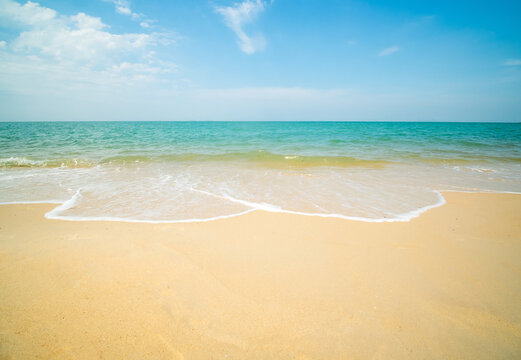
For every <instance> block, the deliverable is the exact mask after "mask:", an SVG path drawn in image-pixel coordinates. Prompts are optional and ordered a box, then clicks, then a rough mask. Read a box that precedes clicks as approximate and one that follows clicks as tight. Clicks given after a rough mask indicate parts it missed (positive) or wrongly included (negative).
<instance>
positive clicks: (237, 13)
mask: <svg viewBox="0 0 521 360" xmlns="http://www.w3.org/2000/svg"><path fill="white" fill-rule="evenodd" d="M265 8H266V3H265V2H264V1H262V0H255V1H254V0H245V1H243V2H240V3H235V4H234V5H233V6H219V7H216V9H215V11H217V13H219V14H221V15H222V16H223V18H224V23H225V24H226V26H228V27H229V28H230V29H232V30H233V32H235V35H237V38H238V43H239V47H240V48H241V50H242V51H243V52H245V53H246V54H253V53H255V52H257V51H260V50H263V49H264V47H265V46H266V40H265V39H264V36H262V34H256V35H253V36H251V35H248V34H246V32H245V31H244V26H245V25H246V24H250V23H252V22H253V21H254V20H255V19H256V18H257V16H258V15H259V14H260V13H262V12H263V11H264V9H265Z"/></svg>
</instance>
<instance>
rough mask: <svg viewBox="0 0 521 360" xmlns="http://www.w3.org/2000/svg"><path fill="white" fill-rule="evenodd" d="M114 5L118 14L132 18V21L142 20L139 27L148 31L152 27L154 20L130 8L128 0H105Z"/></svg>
mask: <svg viewBox="0 0 521 360" xmlns="http://www.w3.org/2000/svg"><path fill="white" fill-rule="evenodd" d="M105 1H108V2H111V3H112V4H114V8H115V10H116V12H117V13H118V14H121V15H126V16H130V17H131V18H132V20H136V21H137V20H141V21H140V23H139V25H140V26H141V27H142V28H145V29H148V28H149V27H150V23H151V22H153V20H150V19H147V17H146V16H145V15H143V14H139V13H136V12H134V11H132V9H131V7H130V2H128V1H127V0H105Z"/></svg>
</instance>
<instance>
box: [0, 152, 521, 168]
mask: <svg viewBox="0 0 521 360" xmlns="http://www.w3.org/2000/svg"><path fill="white" fill-rule="evenodd" d="M161 162H179V163H204V162H207V163H218V162H229V163H241V164H252V165H257V166H261V167H267V168H281V169H292V168H311V167H341V168H348V167H365V168H382V167H385V166H387V165H390V164H396V163H410V162H413V163H426V164H437V165H454V166H455V165H465V164H477V163H483V162H486V163H498V162H503V163H514V164H521V158H517V157H493V156H482V157H477V156H476V157H473V156H463V157H458V158H451V157H428V156H420V155H416V154H401V155H400V154H398V155H395V156H394V157H393V159H384V158H383V156H382V158H379V159H366V158H357V157H351V156H343V155H302V154H295V153H289V154H277V153H272V152H269V151H264V150H258V151H248V152H228V153H218V154H213V153H212V154H207V153H182V154H159V155H154V154H152V155H142V154H130V155H115V156H109V157H104V158H99V159H83V158H55V159H31V158H28V157H23V156H20V157H9V158H3V159H0V167H1V168H90V167H95V166H97V165H115V166H132V165H135V164H143V163H161Z"/></svg>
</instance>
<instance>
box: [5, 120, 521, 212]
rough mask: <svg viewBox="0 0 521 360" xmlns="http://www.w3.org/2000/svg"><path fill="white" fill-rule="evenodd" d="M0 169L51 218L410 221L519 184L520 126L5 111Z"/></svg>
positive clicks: (19, 196) (17, 199)
mask: <svg viewBox="0 0 521 360" xmlns="http://www.w3.org/2000/svg"><path fill="white" fill-rule="evenodd" d="M0 169H1V170H0V202H1V203H32V202H34V203H56V208H55V209H53V210H52V211H50V212H49V213H48V214H46V216H47V217H49V218H55V219H63V220H115V221H137V222H190V221H209V220H214V219H220V218H224V217H230V216H238V215H241V214H245V213H248V212H251V211H256V210H265V211H272V212H288V213H298V214H303V215H309V216H325V217H338V218H347V219H353V220H359V221H373V222H384V221H385V222H387V221H408V220H410V219H412V218H414V217H417V216H418V215H419V214H421V213H422V212H423V211H426V210H428V209H430V208H433V207H436V206H440V205H442V204H443V203H444V199H443V196H442V193H441V191H467V192H516V193H519V192H521V124H514V123H510V124H507V123H410V122H407V123H406V122H402V123H397V122H25V123H9V122H1V123H0Z"/></svg>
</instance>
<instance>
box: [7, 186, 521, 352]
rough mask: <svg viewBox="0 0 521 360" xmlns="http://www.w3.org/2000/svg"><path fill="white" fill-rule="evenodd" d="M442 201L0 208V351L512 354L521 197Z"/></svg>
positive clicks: (517, 348)
mask: <svg viewBox="0 0 521 360" xmlns="http://www.w3.org/2000/svg"><path fill="white" fill-rule="evenodd" d="M444 195H445V197H446V199H447V204H446V205H444V206H442V207H439V208H436V209H432V210H430V211H428V212H427V213H424V214H423V215H421V216H420V217H419V218H417V219H414V220H412V221H411V222H408V223H385V224H375V223H362V222H355V221H347V220H341V219H325V218H317V217H305V216H299V215H290V214H274V213H266V212H261V211H258V212H254V213H250V214H247V215H244V216H240V217H236V218H231V219H225V220H219V221H213V222H207V223H191V224H157V225H153V224H132V223H117V222H68V221H58V220H47V219H45V218H44V217H43V214H44V213H45V212H46V211H49V210H50V209H51V208H52V207H53V206H55V205H4V206H0V228H1V229H0V358H2V359H34V358H43V359H47V358H51V359H95V358H103V359H250V358H258V359H272V358H273V359H514V358H518V359H519V358H521V196H519V195H514V194H458V193H446V194H444Z"/></svg>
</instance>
